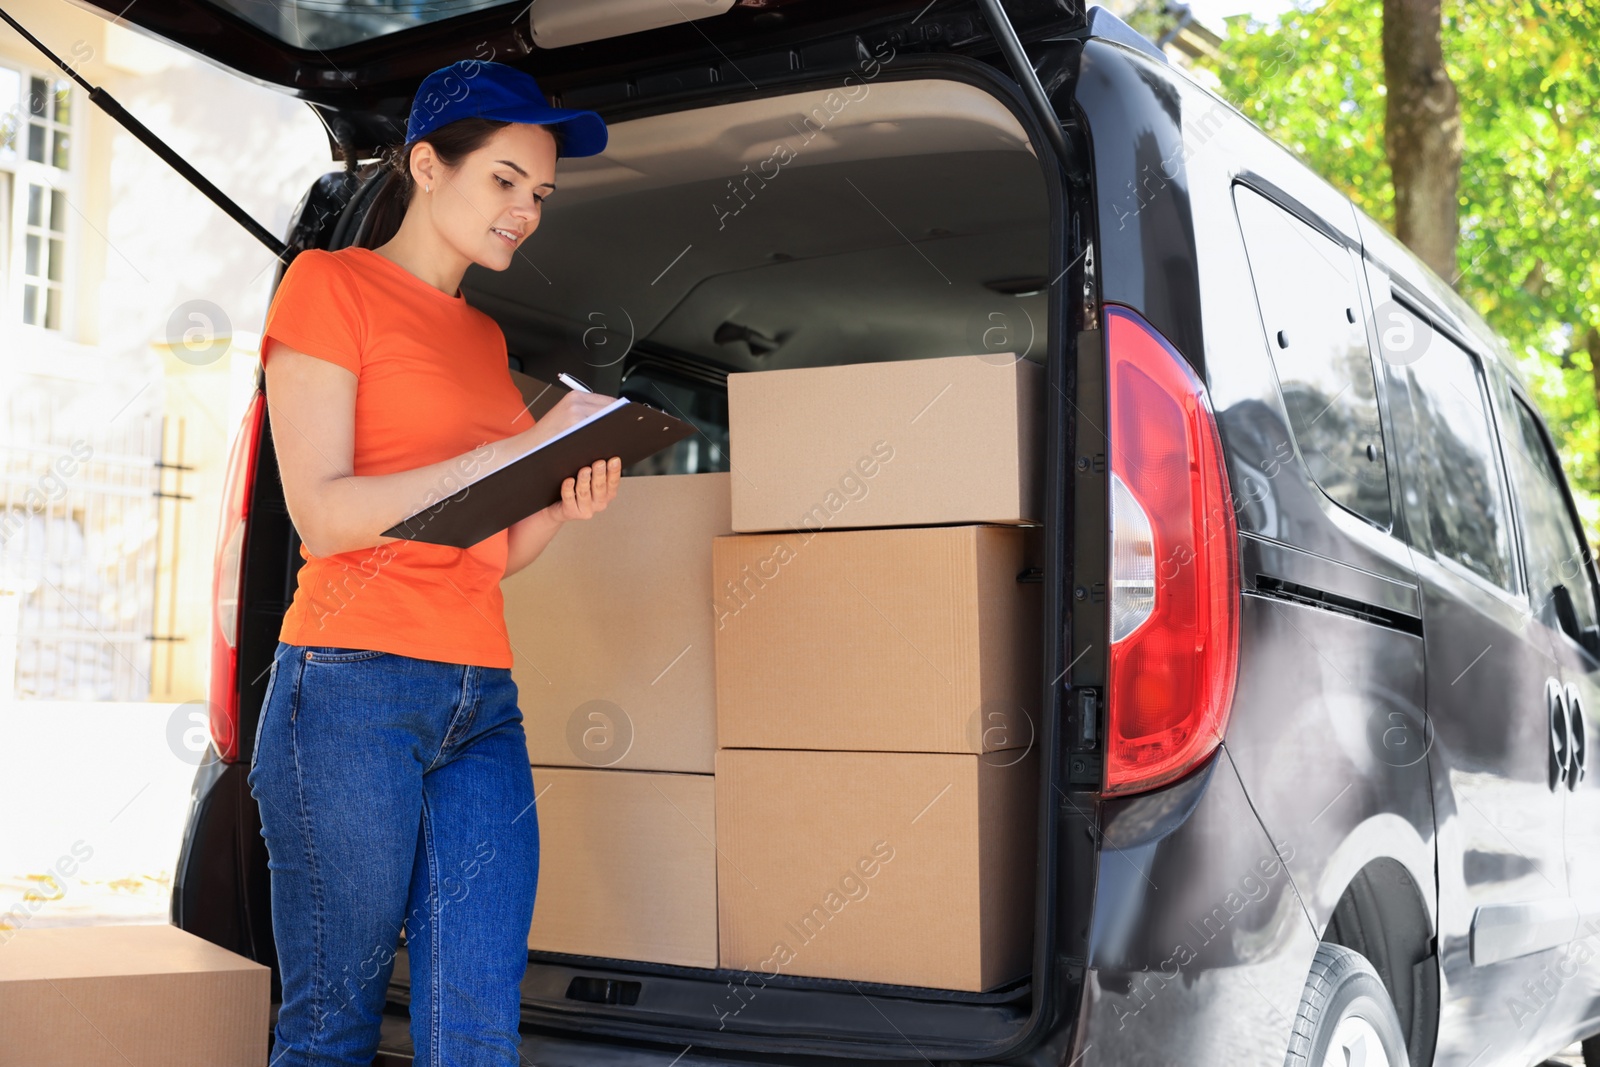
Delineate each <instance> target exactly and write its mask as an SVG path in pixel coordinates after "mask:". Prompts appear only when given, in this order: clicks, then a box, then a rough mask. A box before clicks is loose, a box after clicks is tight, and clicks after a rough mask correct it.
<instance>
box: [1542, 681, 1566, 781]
mask: <svg viewBox="0 0 1600 1067" xmlns="http://www.w3.org/2000/svg"><path fill="white" fill-rule="evenodd" d="M1544 699H1545V716H1546V721H1547V722H1548V724H1549V727H1550V791H1551V792H1555V791H1556V790H1557V789H1559V788H1560V787H1561V786H1563V785H1566V784H1567V776H1568V769H1569V763H1570V761H1571V759H1572V752H1571V729H1572V725H1571V722H1570V721H1569V719H1568V708H1567V693H1566V690H1564V689H1562V688H1561V683H1560V682H1558V681H1556V680H1555V679H1554V678H1551V679H1549V680H1548V681H1546V682H1545V683H1544Z"/></svg>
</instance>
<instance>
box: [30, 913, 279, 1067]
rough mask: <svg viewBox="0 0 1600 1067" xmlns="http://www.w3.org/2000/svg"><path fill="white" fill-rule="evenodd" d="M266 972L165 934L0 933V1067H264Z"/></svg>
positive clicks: (177, 933) (198, 941)
mask: <svg viewBox="0 0 1600 1067" xmlns="http://www.w3.org/2000/svg"><path fill="white" fill-rule="evenodd" d="M271 988H272V987H271V971H270V970H269V969H268V968H267V967H265V966H263V965H261V964H259V963H256V962H255V961H253V960H248V959H246V958H244V957H243V956H240V955H237V954H235V953H232V952H229V951H228V950H227V949H224V948H220V947H218V946H216V945H213V944H212V943H211V942H209V941H206V940H204V939H202V938H199V937H196V936H194V935H193V934H189V933H185V932H184V931H182V930H179V929H178V928H177V927H175V926H169V925H151V926H72V927H48V928H43V929H39V928H33V927H23V928H22V929H20V930H5V931H0V1065H3V1067H104V1065H105V1064H136V1065H138V1067H144V1065H146V1064H149V1065H150V1067H156V1065H159V1067H264V1065H265V1064H266V1062H267V1039H268V1029H269V1027H268V1021H267V1019H268V1008H269V1007H270V998H271Z"/></svg>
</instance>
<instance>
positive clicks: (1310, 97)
mask: <svg viewBox="0 0 1600 1067" xmlns="http://www.w3.org/2000/svg"><path fill="white" fill-rule="evenodd" d="M1309 3H1310V0H1301V8H1302V9H1301V10H1297V11H1293V12H1290V13H1288V14H1285V15H1284V16H1283V17H1282V18H1281V19H1279V20H1276V21H1274V22H1271V23H1259V22H1254V21H1252V20H1250V19H1249V18H1248V17H1245V16H1240V17H1239V18H1238V19H1235V20H1230V25H1229V33H1228V37H1227V40H1226V41H1225V42H1224V45H1223V48H1222V59H1221V61H1220V62H1217V63H1214V64H1210V66H1211V68H1212V70H1213V71H1214V72H1215V74H1216V76H1217V78H1218V79H1219V81H1220V82H1221V87H1222V91H1223V94H1224V95H1225V96H1227V97H1228V98H1229V99H1230V100H1231V101H1232V102H1233V103H1234V104H1235V105H1236V106H1237V107H1238V108H1239V109H1240V110H1241V111H1242V112H1244V113H1245V114H1246V115H1248V116H1249V117H1250V118H1252V119H1253V120H1254V121H1255V122H1256V123H1258V124H1259V125H1260V126H1261V127H1262V128H1263V129H1265V130H1266V131H1267V132H1268V133H1270V134H1271V135H1272V136H1273V137H1274V138H1276V139H1277V140H1279V141H1281V142H1282V143H1283V144H1285V145H1287V146H1288V147H1289V148H1290V149H1292V150H1293V151H1294V152H1296V153H1297V154H1299V155H1300V157H1301V158H1303V159H1304V160H1305V161H1306V162H1307V163H1308V164H1309V165H1310V166H1311V167H1312V168H1314V169H1315V170H1317V171H1318V172H1319V173H1321V174H1322V175H1323V176H1324V177H1326V178H1327V179H1328V180H1329V181H1331V182H1332V183H1333V184H1334V185H1336V186H1338V187H1339V188H1340V189H1342V190H1343V191H1344V192H1345V193H1346V194H1348V195H1349V196H1350V198H1351V199H1352V200H1354V201H1355V202H1356V203H1357V204H1359V205H1360V206H1361V207H1362V209H1363V210H1365V211H1366V212H1367V213H1368V214H1370V215H1372V216H1373V217H1374V218H1376V219H1378V220H1379V221H1381V222H1383V223H1384V224H1385V225H1388V226H1389V227H1390V228H1391V229H1393V218H1394V187H1393V184H1392V180H1391V176H1390V173H1389V166H1388V163H1387V161H1386V157H1385V152H1384V85H1383V41H1382V34H1383V3H1382V0H1327V2H1325V3H1321V4H1320V5H1318V6H1315V7H1309V6H1308V4H1309ZM1443 13H1444V28H1443V43H1444V52H1445V60H1446V63H1447V65H1448V68H1449V71H1450V76H1451V79H1452V80H1453V81H1454V82H1455V84H1456V87H1457V89H1458V91H1459V92H1460V96H1461V117H1462V124H1463V127H1464V132H1465V149H1464V153H1463V158H1462V166H1461V188H1460V206H1461V212H1460V220H1461V239H1460V245H1459V250H1458V257H1457V262H1458V267H1459V271H1460V273H1459V275H1458V277H1456V278H1454V279H1449V280H1451V281H1452V282H1454V284H1455V285H1456V288H1457V289H1458V290H1459V291H1460V292H1461V294H1462V295H1463V296H1464V297H1465V298H1466V299H1467V300H1468V301H1469V302H1471V303H1472V304H1473V305H1474V306H1475V307H1476V308H1477V309H1478V310H1479V311H1480V312H1481V313H1482V314H1483V315H1484V317H1485V318H1486V319H1487V320H1488V322H1489V324H1490V325H1491V326H1493V327H1494V328H1495V329H1496V330H1497V331H1498V332H1499V333H1500V334H1501V336H1503V337H1505V338H1506V340H1507V341H1508V342H1509V343H1510V345H1511V347H1512V350H1513V351H1514V352H1515V353H1516V355H1517V357H1518V359H1519V362H1520V364H1521V369H1522V371H1523V374H1524V375H1525V377H1526V378H1527V379H1528V382H1529V384H1530V385H1531V386H1532V388H1533V389H1534V391H1535V394H1536V398H1537V400H1538V401H1539V405H1540V407H1541V409H1542V410H1543V411H1544V413H1545V416H1546V418H1547V419H1548V420H1549V422H1550V424H1551V426H1552V429H1553V430H1554V431H1555V433H1556V436H1557V439H1558V444H1559V446H1560V449H1561V453H1562V460H1563V465H1564V466H1565V467H1566V470H1567V473H1568V476H1569V478H1570V479H1571V480H1572V481H1573V483H1574V487H1575V488H1577V489H1578V490H1579V497H1580V507H1581V508H1582V509H1583V510H1584V512H1585V519H1586V521H1587V523H1588V525H1589V527H1590V539H1591V541H1595V540H1597V538H1596V537H1595V533H1596V530H1597V528H1600V409H1597V406H1596V399H1597V396H1600V383H1597V379H1596V374H1595V372H1596V365H1595V364H1596V362H1597V361H1600V63H1597V62H1596V56H1595V55H1594V54H1593V52H1592V42H1595V41H1600V7H1597V6H1596V5H1594V4H1592V3H1591V2H1590V0H1444V12H1443Z"/></svg>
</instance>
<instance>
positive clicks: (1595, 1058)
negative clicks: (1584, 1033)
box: [1583, 1037, 1600, 1067]
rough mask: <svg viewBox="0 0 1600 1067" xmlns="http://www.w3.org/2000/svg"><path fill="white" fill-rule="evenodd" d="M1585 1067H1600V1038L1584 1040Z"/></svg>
mask: <svg viewBox="0 0 1600 1067" xmlns="http://www.w3.org/2000/svg"><path fill="white" fill-rule="evenodd" d="M1583 1064H1584V1067H1600V1037H1586V1038H1584V1039H1583Z"/></svg>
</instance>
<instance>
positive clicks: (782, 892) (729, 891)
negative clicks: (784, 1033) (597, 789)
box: [716, 749, 1039, 991]
mask: <svg viewBox="0 0 1600 1067" xmlns="http://www.w3.org/2000/svg"><path fill="white" fill-rule="evenodd" d="M1038 767H1039V760H1038V753H1037V750H1036V749H1026V750H1011V751H1006V752H999V753H990V754H988V755H982V756H980V755H957V754H927V753H906V752H806V751H772V750H762V749H721V750H719V751H718V752H717V774H716V777H717V847H718V849H719V850H720V853H721V862H720V863H719V864H718V866H717V891H718V919H719V924H718V925H719V932H720V936H719V944H720V946H721V948H720V952H721V960H722V966H724V967H731V968H735V969H739V970H748V971H758V972H761V973H764V974H767V975H777V974H780V973H781V974H798V975H811V976H813V977H820V978H848V979H851V980H853V981H857V982H888V983H892V984H896V985H912V986H932V987H935V988H940V989H962V990H968V991H982V990H987V989H992V988H994V987H995V986H997V985H999V984H1001V983H1004V982H1006V981H1009V980H1011V979H1013V978H1018V977H1021V976H1022V975H1024V974H1026V973H1027V972H1028V970H1029V967H1030V956H1031V950H1032V930H1033V897H1034V875H1035V866H1036V864H1035V861H1034V852H1035V850H1034V827H1035V823H1036V809H1037V807H1038V804H1039V799H1038V789H1039V772H1038Z"/></svg>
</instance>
